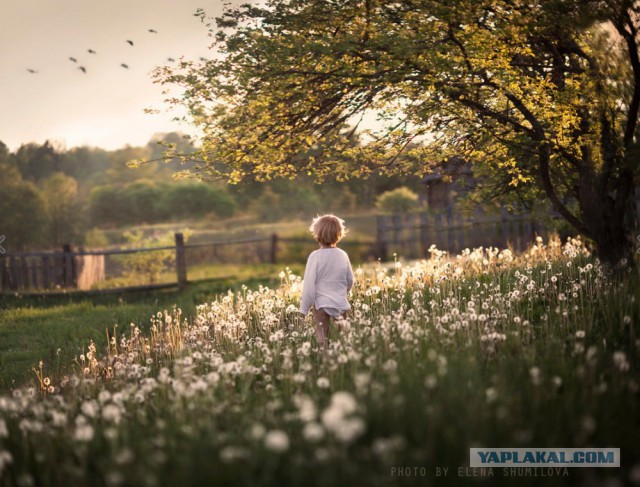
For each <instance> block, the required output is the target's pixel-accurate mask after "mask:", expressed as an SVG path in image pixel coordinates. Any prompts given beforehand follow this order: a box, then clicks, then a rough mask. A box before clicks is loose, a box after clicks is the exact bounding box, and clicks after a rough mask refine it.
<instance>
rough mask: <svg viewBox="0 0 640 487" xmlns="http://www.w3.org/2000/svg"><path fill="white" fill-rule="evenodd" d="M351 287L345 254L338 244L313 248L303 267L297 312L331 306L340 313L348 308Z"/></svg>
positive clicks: (350, 271) (350, 275)
mask: <svg viewBox="0 0 640 487" xmlns="http://www.w3.org/2000/svg"><path fill="white" fill-rule="evenodd" d="M352 286H353V270H352V269H351V262H350V261H349V256H348V255H347V253H346V252H345V251H344V250H342V249H339V248H337V247H330V248H323V249H318V250H314V251H313V252H311V253H310V254H309V258H308V259H307V266H306V267H305V269H304V281H303V283H302V299H301V301H300V312H301V313H302V314H305V315H306V314H307V313H308V312H309V309H310V308H311V306H314V307H315V309H320V308H334V309H337V310H339V311H340V312H344V311H347V310H349V309H351V306H350V305H349V301H347V294H348V293H349V290H350V289H351V287H352Z"/></svg>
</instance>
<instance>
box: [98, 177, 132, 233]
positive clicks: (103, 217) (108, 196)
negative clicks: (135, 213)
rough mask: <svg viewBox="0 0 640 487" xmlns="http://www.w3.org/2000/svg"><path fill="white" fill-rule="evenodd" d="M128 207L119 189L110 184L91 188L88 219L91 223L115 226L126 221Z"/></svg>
mask: <svg viewBox="0 0 640 487" xmlns="http://www.w3.org/2000/svg"><path fill="white" fill-rule="evenodd" d="M128 212H129V208H128V207H127V205H126V202H125V201H124V200H123V198H122V195H121V189H120V188H119V187H118V186H115V185H112V184H105V185H103V186H97V187H95V188H93V190H92V191H91V194H90V195H89V220H90V222H91V225H93V226H99V227H115V226H118V225H122V224H124V223H126V222H127V221H128Z"/></svg>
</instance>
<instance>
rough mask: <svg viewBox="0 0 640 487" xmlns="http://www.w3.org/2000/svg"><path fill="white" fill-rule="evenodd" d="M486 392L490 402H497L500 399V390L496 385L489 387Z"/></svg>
mask: <svg viewBox="0 0 640 487" xmlns="http://www.w3.org/2000/svg"><path fill="white" fill-rule="evenodd" d="M484 393H485V396H486V398H487V402H488V403H492V402H495V401H496V399H498V390H497V389H496V388H495V387H488V388H487V389H486V390H485V391H484Z"/></svg>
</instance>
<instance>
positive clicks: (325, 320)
mask: <svg viewBox="0 0 640 487" xmlns="http://www.w3.org/2000/svg"><path fill="white" fill-rule="evenodd" d="M313 316H314V318H315V320H316V336H317V337H318V343H320V345H322V346H323V347H324V348H326V347H327V338H328V337H329V320H330V319H331V317H330V316H329V314H328V313H327V312H326V311H325V310H323V309H315V310H314V311H313Z"/></svg>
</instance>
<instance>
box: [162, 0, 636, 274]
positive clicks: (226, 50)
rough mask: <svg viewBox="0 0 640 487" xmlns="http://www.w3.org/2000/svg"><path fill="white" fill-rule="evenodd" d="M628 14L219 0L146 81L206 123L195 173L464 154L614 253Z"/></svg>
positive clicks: (401, 166) (628, 9)
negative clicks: (180, 53)
mask: <svg viewBox="0 0 640 487" xmlns="http://www.w3.org/2000/svg"><path fill="white" fill-rule="evenodd" d="M639 10H640V8H639V7H638V5H637V4H636V3H635V2H634V1H632V0H608V1H606V0H544V1H542V0H538V1H531V0H398V1H395V2H386V1H379V0H270V1H267V2H266V4H260V5H259V6H255V5H243V6H240V7H229V8H228V9H227V10H226V11H225V13H224V15H223V16H222V17H221V18H218V19H216V26H215V27H214V25H213V24H212V23H210V22H209V23H208V25H209V27H210V31H211V35H212V36H213V37H214V39H215V41H214V47H215V48H216V49H217V53H216V55H215V56H214V57H213V59H212V60H210V61H207V62H203V63H201V62H198V63H189V62H185V63H182V65H181V67H180V69H179V70H171V69H164V70H160V71H159V72H158V79H159V81H160V82H162V83H169V84H175V83H177V84H178V85H181V86H182V87H184V93H183V96H182V97H181V98H179V99H174V100H173V103H175V104H179V105H181V106H182V105H186V106H187V107H188V109H189V114H190V117H191V122H192V123H193V124H194V125H196V126H197V127H198V128H199V129H201V132H202V134H203V135H202V141H201V142H202V145H201V148H200V149H199V150H198V151H197V152H194V153H192V154H190V155H189V156H188V157H189V158H190V159H192V160H195V161H197V166H196V169H195V171H196V172H197V173H198V174H200V175H202V176H209V175H211V174H213V175H217V176H222V177H226V178H228V179H229V180H230V181H239V180H242V179H246V178H256V179H259V180H261V179H262V180H264V179H270V178H273V177H293V176H295V175H296V174H299V173H311V174H314V175H315V176H316V177H317V178H319V179H322V178H325V177H328V176H330V177H337V178H343V179H344V178H349V177H359V176H366V175H368V174H371V173H379V172H386V173H402V174H409V173H416V174H419V173H424V172H428V171H429V165H430V164H432V163H436V162H440V161H442V160H445V159H447V158H448V157H450V156H453V155H458V156H463V157H465V158H466V159H468V160H470V161H472V163H473V164H474V167H475V170H476V171H477V172H478V173H479V174H482V175H483V177H484V178H485V181H487V184H488V185H489V186H491V187H493V188H494V189H495V191H496V193H495V194H497V195H498V194H502V193H505V192H507V191H510V192H519V193H521V194H525V191H526V192H528V194H529V196H530V195H531V194H533V195H534V196H542V197H544V198H545V199H546V200H547V201H548V202H550V204H551V205H552V206H553V208H554V210H555V212H557V213H558V214H559V215H561V216H562V217H563V218H564V219H566V221H567V222H569V223H570V224H571V225H573V227H575V229H576V230H577V231H578V232H580V233H581V234H583V235H585V236H587V237H588V238H590V239H592V240H593V241H594V242H595V244H596V245H597V249H598V251H599V253H600V255H601V256H602V258H603V259H604V260H606V261H608V262H610V263H617V262H619V261H620V260H621V259H624V258H627V259H629V258H630V257H631V248H632V247H631V245H632V244H631V240H632V234H633V226H634V225H636V215H635V205H634V204H633V190H634V186H635V181H634V179H635V178H637V176H638V159H637V158H638V150H637V147H638V146H637V142H638V141H637V133H638V127H637V121H638V110H639V107H640V59H639V56H638V41H639V39H638V28H639V27H638V13H639ZM201 15H202V18H203V21H205V23H206V22H208V19H207V18H206V16H205V14H204V12H201ZM368 113H375V114H376V116H377V118H378V121H377V125H371V124H370V125H369V126H370V128H369V130H363V135H362V137H363V140H365V141H367V143H366V144H360V145H357V146H354V145H353V144H350V143H349V140H351V135H352V134H351V133H350V131H349V130H345V129H344V126H345V124H348V125H350V126H351V127H352V129H351V130H355V129H357V128H360V129H362V128H363V127H366V123H365V124H361V123H360V122H361V121H362V120H363V119H364V120H365V122H366V120H367V119H368V118H369V116H368V115H367V114H368ZM359 124H360V127H359ZM327 138H330V139H331V144H329V145H323V144H322V143H323V141H325V140H326V139H327ZM319 146H322V147H323V149H322V150H321V151H315V152H314V148H316V147H319ZM338 156H339V157H338ZM532 191H533V192H532Z"/></svg>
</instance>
